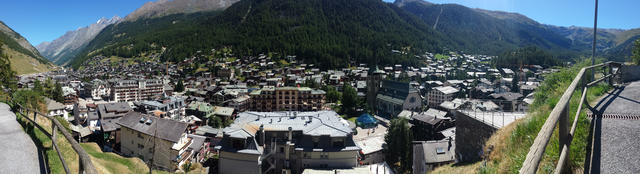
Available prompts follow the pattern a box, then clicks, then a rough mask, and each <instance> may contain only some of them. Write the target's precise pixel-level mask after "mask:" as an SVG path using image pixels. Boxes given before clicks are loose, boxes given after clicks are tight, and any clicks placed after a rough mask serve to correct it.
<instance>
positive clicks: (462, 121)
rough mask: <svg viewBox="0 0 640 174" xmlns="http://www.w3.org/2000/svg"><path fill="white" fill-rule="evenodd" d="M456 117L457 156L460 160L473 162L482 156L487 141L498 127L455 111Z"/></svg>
mask: <svg viewBox="0 0 640 174" xmlns="http://www.w3.org/2000/svg"><path fill="white" fill-rule="evenodd" d="M453 114H454V116H455V117H456V141H455V142H456V157H457V159H458V161H460V162H473V161H478V160H480V159H481V158H482V153H483V152H482V149H483V147H484V145H485V142H486V141H487V140H488V139H489V138H490V137H491V135H493V133H494V132H495V131H496V128H495V127H493V126H490V125H487V124H485V123H483V122H481V121H478V120H476V119H474V118H472V117H469V116H468V115H466V114H464V113H461V112H458V111H454V112H453Z"/></svg>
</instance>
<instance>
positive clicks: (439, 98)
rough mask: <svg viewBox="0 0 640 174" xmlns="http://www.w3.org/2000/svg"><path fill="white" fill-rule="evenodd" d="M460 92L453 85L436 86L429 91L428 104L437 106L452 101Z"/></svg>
mask: <svg viewBox="0 0 640 174" xmlns="http://www.w3.org/2000/svg"><path fill="white" fill-rule="evenodd" d="M458 92H459V90H458V89H456V88H454V87H451V86H441V87H435V88H433V89H431V91H429V94H428V96H427V99H428V101H429V104H428V105H429V107H437V106H439V105H440V104H442V102H445V101H451V100H453V99H454V97H455V95H456V93H458Z"/></svg>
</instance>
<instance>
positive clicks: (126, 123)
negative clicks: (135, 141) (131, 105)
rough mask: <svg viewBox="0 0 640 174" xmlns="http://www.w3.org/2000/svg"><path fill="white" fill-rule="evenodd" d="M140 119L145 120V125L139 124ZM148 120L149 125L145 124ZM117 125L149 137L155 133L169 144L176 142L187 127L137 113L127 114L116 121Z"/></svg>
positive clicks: (186, 124) (177, 122) (168, 120)
mask: <svg viewBox="0 0 640 174" xmlns="http://www.w3.org/2000/svg"><path fill="white" fill-rule="evenodd" d="M142 117H144V118H145V123H140V119H141V118H142ZM148 119H151V120H152V122H151V124H146V122H147V120H148ZM118 124H119V125H121V126H122V127H126V128H129V129H133V130H136V131H138V132H142V133H144V134H147V135H151V136H153V134H154V132H156V136H157V137H158V138H161V139H164V140H167V141H171V142H178V141H179V140H180V136H182V134H183V133H184V132H185V130H186V129H187V126H188V123H184V122H179V121H174V120H170V119H163V118H158V117H154V116H150V115H146V114H142V113H139V112H128V113H127V114H125V115H124V116H123V117H122V118H121V119H120V121H118ZM156 129H157V130H156Z"/></svg>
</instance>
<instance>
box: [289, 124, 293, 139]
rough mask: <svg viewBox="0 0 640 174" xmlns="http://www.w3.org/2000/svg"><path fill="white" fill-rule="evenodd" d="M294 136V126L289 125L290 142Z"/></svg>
mask: <svg viewBox="0 0 640 174" xmlns="http://www.w3.org/2000/svg"><path fill="white" fill-rule="evenodd" d="M292 136H293V128H292V127H289V142H291V137H292Z"/></svg>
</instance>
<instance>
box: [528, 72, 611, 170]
mask: <svg viewBox="0 0 640 174" xmlns="http://www.w3.org/2000/svg"><path fill="white" fill-rule="evenodd" d="M621 66H622V64H621V63H617V62H606V63H602V64H597V65H592V66H589V67H585V68H582V69H580V72H578V75H576V77H575V78H574V79H573V81H572V82H571V85H569V87H568V88H567V90H566V91H565V92H564V94H562V97H561V98H560V100H559V101H558V103H557V104H556V106H555V107H554V108H553V110H552V111H551V113H550V114H549V117H548V118H547V120H546V121H545V123H544V125H543V126H542V128H541V129H540V132H539V133H538V136H536V139H535V140H534V141H533V144H532V145H531V148H530V149H529V153H528V154H527V157H526V159H525V160H524V163H523V164H522V168H520V173H527V174H530V173H536V171H537V170H538V166H539V164H540V161H541V160H542V156H543V155H544V151H545V149H546V147H547V144H548V143H549V139H550V138H551V136H552V134H553V131H554V129H555V127H556V124H558V129H559V130H558V137H559V146H560V147H559V149H560V150H559V151H560V152H561V153H560V158H559V159H558V163H557V165H556V168H555V170H554V173H562V171H563V169H564V167H565V166H566V165H567V164H569V149H570V148H569V147H570V146H571V142H572V140H573V137H574V133H575V130H576V126H577V123H578V116H579V115H580V111H581V110H582V104H583V103H585V102H586V101H585V97H586V95H587V89H588V88H589V87H591V86H593V85H595V84H597V83H599V82H602V81H604V80H607V81H608V83H609V85H612V84H613V79H614V76H616V75H618V74H619V72H614V71H613V68H614V67H616V68H618V70H619V69H620V67H621ZM598 68H602V70H605V69H606V70H607V71H606V72H603V76H602V78H600V79H598V80H595V81H591V82H589V83H586V82H585V80H589V79H591V78H590V77H591V74H593V73H588V76H587V75H586V73H585V72H586V71H592V72H594V71H596V70H598ZM580 88H582V96H581V97H580V101H579V105H578V109H577V112H576V115H575V117H574V118H573V124H572V125H571V127H570V129H569V123H570V122H569V120H568V119H569V114H570V113H569V112H570V111H569V109H570V107H571V106H570V104H569V103H570V100H571V96H572V95H573V93H574V92H575V91H576V89H580Z"/></svg>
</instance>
